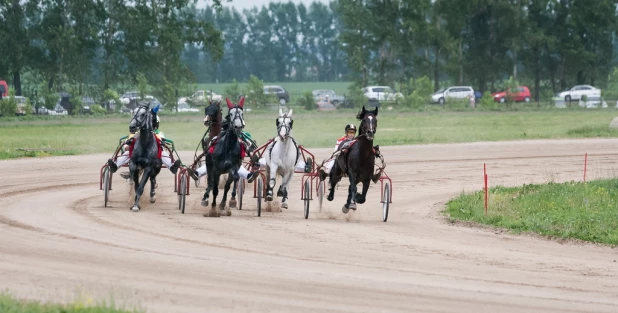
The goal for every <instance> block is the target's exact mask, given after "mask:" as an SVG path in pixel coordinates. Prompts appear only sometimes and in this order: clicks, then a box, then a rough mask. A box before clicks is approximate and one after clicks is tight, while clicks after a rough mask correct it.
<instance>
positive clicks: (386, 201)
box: [382, 182, 391, 222]
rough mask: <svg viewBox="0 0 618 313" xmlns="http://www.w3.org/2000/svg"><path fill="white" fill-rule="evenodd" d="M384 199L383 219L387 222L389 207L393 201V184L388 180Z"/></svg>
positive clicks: (385, 185)
mask: <svg viewBox="0 0 618 313" xmlns="http://www.w3.org/2000/svg"><path fill="white" fill-rule="evenodd" d="M383 199H384V201H383V202H382V221H383V222H386V220H387V219H388V207H389V204H390V202H391V184H389V183H388V182H387V183H386V184H384V197H383Z"/></svg>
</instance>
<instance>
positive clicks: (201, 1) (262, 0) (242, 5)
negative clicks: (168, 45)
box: [197, 0, 329, 11]
mask: <svg viewBox="0 0 618 313" xmlns="http://www.w3.org/2000/svg"><path fill="white" fill-rule="evenodd" d="M288 1H291V2H294V3H304V4H305V6H309V5H310V4H311V3H312V2H314V1H316V2H322V3H324V4H327V3H328V2H329V0H285V1H279V0H232V2H226V1H225V0H224V1H223V5H224V6H233V7H235V8H236V10H238V11H242V10H243V9H250V8H253V7H255V6H257V7H262V6H263V5H268V3H270V2H288ZM197 3H198V7H203V6H204V5H206V4H212V1H210V0H198V1H197Z"/></svg>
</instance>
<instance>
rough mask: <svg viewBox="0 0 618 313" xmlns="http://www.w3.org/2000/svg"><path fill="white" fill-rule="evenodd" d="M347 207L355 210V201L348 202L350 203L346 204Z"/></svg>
mask: <svg viewBox="0 0 618 313" xmlns="http://www.w3.org/2000/svg"><path fill="white" fill-rule="evenodd" d="M348 208H350V209H352V210H354V211H356V203H350V205H349V206H348Z"/></svg>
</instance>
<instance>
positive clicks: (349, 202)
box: [341, 171, 356, 213]
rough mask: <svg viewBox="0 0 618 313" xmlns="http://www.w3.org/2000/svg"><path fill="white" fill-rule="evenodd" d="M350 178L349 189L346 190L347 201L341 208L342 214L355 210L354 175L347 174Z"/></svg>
mask: <svg viewBox="0 0 618 313" xmlns="http://www.w3.org/2000/svg"><path fill="white" fill-rule="evenodd" d="M348 177H349V178H350V187H349V188H348V200H347V201H346V203H345V204H344V205H343V208H341V211H342V212H343V213H348V211H349V210H350V209H352V210H356V201H355V200H356V173H352V172H351V171H349V172H348Z"/></svg>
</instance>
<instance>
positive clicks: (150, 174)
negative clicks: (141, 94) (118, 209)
mask: <svg viewBox="0 0 618 313" xmlns="http://www.w3.org/2000/svg"><path fill="white" fill-rule="evenodd" d="M152 118H153V116H152V113H151V112H150V108H149V105H148V104H145V105H144V104H142V105H140V106H139V107H138V108H137V109H136V111H135V114H134V115H133V118H132V119H131V122H130V123H129V131H131V132H135V131H136V130H137V129H139V137H138V138H137V139H136V142H135V145H134V147H133V152H132V155H131V160H130V161H129V171H130V175H131V177H133V188H134V190H135V203H134V204H133V207H132V208H131V210H133V212H139V210H140V206H139V199H140V197H141V196H142V193H144V187H145V185H146V182H147V181H148V179H150V203H154V202H155V201H156V198H155V186H156V183H157V180H156V177H157V175H158V174H159V172H160V171H161V159H160V158H159V157H158V153H159V144H158V143H157V140H156V139H155V134H154V133H153V127H152V123H153V120H152ZM140 173H141V174H142V180H141V182H140V181H139V176H140Z"/></svg>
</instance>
